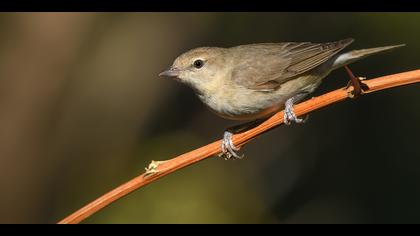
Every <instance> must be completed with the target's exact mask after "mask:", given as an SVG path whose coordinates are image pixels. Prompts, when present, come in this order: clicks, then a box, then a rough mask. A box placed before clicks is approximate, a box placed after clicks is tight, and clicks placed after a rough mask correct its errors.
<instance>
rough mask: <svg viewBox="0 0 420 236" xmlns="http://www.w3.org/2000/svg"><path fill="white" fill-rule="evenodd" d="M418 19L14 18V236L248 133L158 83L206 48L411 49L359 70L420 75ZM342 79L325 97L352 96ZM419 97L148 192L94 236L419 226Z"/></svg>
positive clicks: (8, 112) (10, 36)
mask: <svg viewBox="0 0 420 236" xmlns="http://www.w3.org/2000/svg"><path fill="white" fill-rule="evenodd" d="M419 23H420V14H418V13H2V14H0V35H2V37H0V191H1V192H0V200H1V201H0V222H1V223H55V222H57V221H59V220H60V219H62V218H63V217H65V216H67V215H68V214H70V213H71V212H73V211H75V210H77V209H78V208H80V207H82V206H83V205H84V204H86V203H88V202H90V201H92V200H94V199H95V198H96V197H98V196H100V195H102V194H103V193H105V192H107V191H109V190H111V189H113V188H114V187H116V186H118V185H119V184H121V183H123V182H125V181H127V180H129V179H131V178H133V177H135V176H136V175H138V174H140V173H141V172H143V170H144V167H146V166H147V165H148V163H149V162H150V161H151V160H165V159H169V158H172V157H174V156H176V155H179V154H182V153H184V152H187V151H190V150H192V149H195V148H197V147H200V146H202V145H205V144H207V143H209V142H212V141H214V140H216V139H219V138H221V135H222V133H223V130H224V129H225V128H227V127H229V126H230V125H233V124H237V123H235V122H231V121H226V120H223V119H221V118H219V117H217V116H215V115H214V114H213V113H211V112H210V111H208V110H207V109H206V108H205V107H204V105H202V104H201V103H200V101H199V100H198V99H197V98H196V97H195V95H194V94H193V92H192V91H191V90H190V89H189V88H186V87H185V86H183V85H182V84H179V83H177V82H175V81H172V80H168V79H160V78H159V77H158V76H157V74H159V72H161V71H162V70H164V69H166V68H167V67H168V66H169V65H170V64H171V63H172V61H173V59H174V58H176V57H177V56H178V55H179V54H181V53H182V52H184V51H186V50H189V49H191V48H195V47H199V46H226V47H228V46H235V45H239V44H246V43H257V42H282V41H312V42H326V41H334V40H339V39H343V38H347V37H353V38H355V39H356V41H355V42H354V43H353V44H352V45H351V46H350V47H349V49H360V48H368V47H376V46H384V45H392V44H400V43H406V44H407V46H406V47H404V48H400V49H398V50H395V51H393V52H390V53H386V54H381V55H377V56H372V57H369V58H367V59H364V60H363V61H360V62H358V63H355V64H353V65H352V66H351V68H352V70H353V72H354V73H355V74H356V75H358V76H366V77H368V78H374V77H377V76H382V75H386V74H392V73H398V72H403V71H408V70H413V69H418V68H419V63H418V55H419V51H420V44H419V43H418V42H420V31H419V30H418V25H419ZM347 81H348V77H347V75H346V73H345V71H344V70H343V69H341V70H337V71H334V72H333V73H332V74H331V75H330V76H329V77H328V78H326V79H325V81H324V83H323V84H322V86H321V87H320V88H319V89H318V90H317V91H316V93H315V94H314V96H316V95H319V94H321V93H323V92H326V91H329V90H333V89H336V88H339V87H342V86H344V85H345V84H346V83H347ZM419 86H420V85H410V86H406V87H401V88H396V89H390V90H386V91H382V92H378V93H374V94H370V95H367V96H363V97H361V98H360V99H357V100H348V101H345V102H342V103H338V104H335V105H332V106H329V107H327V108H326V109H322V110H320V111H316V112H314V113H312V114H311V116H310V118H309V120H308V122H307V123H305V124H304V125H300V126H298V125H292V126H288V127H285V126H281V127H279V128H277V129H274V130H272V131H270V132H269V133H267V134H264V135H263V136H261V137H260V138H258V139H256V140H255V141H254V142H252V143H250V144H248V145H247V146H246V147H245V148H243V149H242V151H243V152H245V153H246V158H245V159H244V160H241V161H224V160H222V159H219V158H212V159H208V160H206V161H204V162H201V163H199V164H197V165H194V166H192V167H189V168H187V169H184V170H182V171H179V172H177V173H175V174H173V175H170V176H168V177H165V178H164V179H162V180H159V181H157V182H155V183H153V184H152V185H149V186H147V187H145V188H144V189H141V190H140V191H136V192H134V193H133V194H131V195H129V196H128V197H126V198H124V199H122V200H120V201H118V202H116V203H115V204H113V205H111V206H110V207H108V208H106V209H104V210H102V211H100V212H99V213H97V214H96V215H94V216H92V217H91V218H89V219H88V220H87V221H85V222H87V223H420V200H419V199H420V150H419V144H420V142H419V132H420V125H419V120H420V109H419V102H420V93H419V88H420V87H419Z"/></svg>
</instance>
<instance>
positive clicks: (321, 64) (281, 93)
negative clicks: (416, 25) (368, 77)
mask: <svg viewBox="0 0 420 236" xmlns="http://www.w3.org/2000/svg"><path fill="white" fill-rule="evenodd" d="M352 42H353V39H351V38H349V39H344V40H340V41H336V42H329V43H310V42H300V43H299V42H285V43H261V44H249V45H241V46H236V47H231V48H220V47H200V48H196V49H192V50H190V51H188V52H186V53H184V54H182V55H180V56H179V57H178V58H176V60H175V61H174V63H173V65H172V66H171V67H170V68H169V69H168V70H166V71H164V72H162V73H160V74H159V76H164V77H171V78H175V79H176V80H178V81H180V82H182V83H184V84H186V85H188V86H190V87H191V88H192V89H193V90H194V91H195V93H196V94H197V95H198V97H199V98H200V100H201V101H202V102H203V103H204V104H206V105H207V106H208V107H209V108H210V109H211V110H212V111H213V112H215V113H216V114H217V115H219V116H221V117H223V118H226V119H232V120H248V121H255V120H261V119H265V118H268V117H269V116H270V115H272V114H274V113H276V112H278V111H280V110H282V109H285V113H284V123H285V124H290V123H291V122H292V121H293V122H295V123H302V122H303V119H301V118H297V117H296V115H295V113H294V112H293V104H294V103H296V102H299V101H301V100H302V99H303V98H305V97H306V96H307V95H308V94H310V93H312V92H313V91H314V90H315V89H316V88H317V87H318V86H319V85H320V84H321V81H322V79H323V78H325V77H326V76H327V75H328V74H329V73H330V72H331V71H332V70H335V69H337V68H339V67H342V66H346V65H348V64H350V63H352V62H355V61H357V60H359V59H362V58H364V57H366V56H369V55H372V54H376V53H379V52H383V51H387V50H390V49H394V48H397V47H401V46H404V45H395V46H386V47H377V48H370V49H361V50H354V51H350V52H347V53H341V54H340V53H339V52H340V51H341V50H343V49H344V48H345V47H346V46H348V45H349V44H351V43H352ZM231 137H232V133H231V132H230V131H228V130H226V131H225V133H224V136H223V142H222V152H223V153H222V154H223V155H224V157H225V158H226V159H230V158H242V156H239V155H238V154H237V153H236V151H238V150H239V149H238V148H236V147H235V146H234V145H233V142H232V140H231Z"/></svg>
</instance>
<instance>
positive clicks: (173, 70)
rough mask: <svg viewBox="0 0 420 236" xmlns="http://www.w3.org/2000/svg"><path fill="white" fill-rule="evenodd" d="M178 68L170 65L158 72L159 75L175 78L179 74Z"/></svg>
mask: <svg viewBox="0 0 420 236" xmlns="http://www.w3.org/2000/svg"><path fill="white" fill-rule="evenodd" d="M179 73H180V70H179V69H178V68H174V67H171V68H169V69H168V70H165V71H164V72H162V73H160V74H159V76H160V77H169V78H176V77H178V76H179Z"/></svg>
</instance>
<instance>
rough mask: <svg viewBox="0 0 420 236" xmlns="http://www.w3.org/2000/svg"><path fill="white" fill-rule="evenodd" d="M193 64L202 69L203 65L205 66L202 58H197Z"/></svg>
mask: <svg viewBox="0 0 420 236" xmlns="http://www.w3.org/2000/svg"><path fill="white" fill-rule="evenodd" d="M193 65H194V67H195V68H197V69H200V68H201V67H203V66H204V61H203V60H200V59H198V60H195V61H194V63H193Z"/></svg>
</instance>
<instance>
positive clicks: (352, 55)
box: [333, 44, 405, 69]
mask: <svg viewBox="0 0 420 236" xmlns="http://www.w3.org/2000/svg"><path fill="white" fill-rule="evenodd" d="M402 46H405V44H399V45H392V46H385V47H377V48H368V49H360V50H353V51H350V52H346V53H343V54H341V55H339V56H337V58H336V59H335V61H334V64H333V69H337V68H339V67H342V66H345V65H348V64H350V63H353V62H355V61H358V60H359V59H362V58H365V57H367V56H370V55H373V54H377V53H380V52H384V51H389V50H392V49H394V48H399V47H402Z"/></svg>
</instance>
